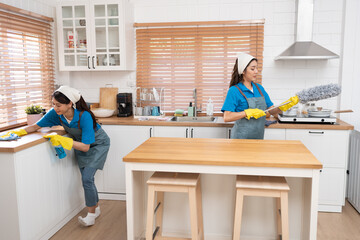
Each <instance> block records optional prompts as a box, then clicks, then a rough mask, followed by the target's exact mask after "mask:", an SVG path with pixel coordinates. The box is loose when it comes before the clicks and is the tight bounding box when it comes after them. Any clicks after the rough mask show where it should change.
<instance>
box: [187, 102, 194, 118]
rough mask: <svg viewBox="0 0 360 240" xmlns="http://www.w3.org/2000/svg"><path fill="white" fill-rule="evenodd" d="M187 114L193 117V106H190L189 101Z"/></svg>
mask: <svg viewBox="0 0 360 240" xmlns="http://www.w3.org/2000/svg"><path fill="white" fill-rule="evenodd" d="M188 116H189V117H193V116H194V107H193V106H192V102H190V103H189V107H188Z"/></svg>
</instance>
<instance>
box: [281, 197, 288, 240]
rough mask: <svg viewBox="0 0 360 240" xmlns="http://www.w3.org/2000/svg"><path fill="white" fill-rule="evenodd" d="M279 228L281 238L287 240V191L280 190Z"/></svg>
mask: <svg viewBox="0 0 360 240" xmlns="http://www.w3.org/2000/svg"><path fill="white" fill-rule="evenodd" d="M281 230H282V240H289V210H288V193H287V192H281Z"/></svg>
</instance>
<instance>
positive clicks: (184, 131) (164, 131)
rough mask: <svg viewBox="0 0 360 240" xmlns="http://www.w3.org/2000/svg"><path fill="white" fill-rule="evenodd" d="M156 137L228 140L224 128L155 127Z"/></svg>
mask: <svg viewBox="0 0 360 240" xmlns="http://www.w3.org/2000/svg"><path fill="white" fill-rule="evenodd" d="M154 137H184V138H226V137H227V132H226V128H224V127H167V126H155V127H154Z"/></svg>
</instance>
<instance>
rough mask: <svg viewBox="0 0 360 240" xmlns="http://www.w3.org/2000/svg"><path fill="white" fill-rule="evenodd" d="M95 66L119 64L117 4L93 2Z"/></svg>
mask: <svg viewBox="0 0 360 240" xmlns="http://www.w3.org/2000/svg"><path fill="white" fill-rule="evenodd" d="M93 11H94V12H93V16H94V22H95V34H94V35H95V43H94V48H95V49H94V50H95V57H96V62H95V66H96V67H100V68H101V67H109V66H115V67H116V66H120V41H119V33H120V25H119V12H120V11H119V5H118V4H94V5H93Z"/></svg>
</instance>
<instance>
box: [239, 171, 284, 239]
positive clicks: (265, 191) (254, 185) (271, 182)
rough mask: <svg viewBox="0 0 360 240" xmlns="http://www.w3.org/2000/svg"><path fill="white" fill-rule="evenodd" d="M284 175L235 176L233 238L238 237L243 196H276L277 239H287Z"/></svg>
mask: <svg viewBox="0 0 360 240" xmlns="http://www.w3.org/2000/svg"><path fill="white" fill-rule="evenodd" d="M289 191H290V187H289V185H288V184H287V182H286V179H285V177H268V176H242V175H238V176H237V177H236V203H235V218H234V232H233V240H239V239H240V229H241V218H242V209H243V202H244V197H245V196H257V197H274V198H276V210H277V211H276V216H277V234H278V239H281V240H289V219H288V218H289V216H288V214H289V213H288V211H289V210H288V192H289Z"/></svg>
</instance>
